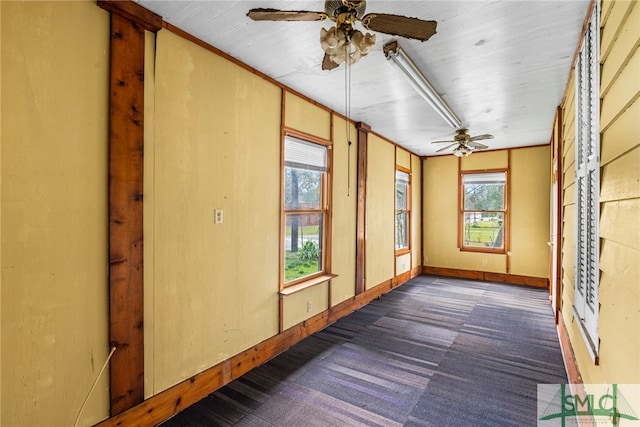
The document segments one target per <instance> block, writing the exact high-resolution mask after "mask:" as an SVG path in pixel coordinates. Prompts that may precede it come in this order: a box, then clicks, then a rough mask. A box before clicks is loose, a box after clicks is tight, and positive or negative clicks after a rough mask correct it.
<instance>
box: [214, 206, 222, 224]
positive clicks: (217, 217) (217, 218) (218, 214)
mask: <svg viewBox="0 0 640 427" xmlns="http://www.w3.org/2000/svg"><path fill="white" fill-rule="evenodd" d="M214 216H215V223H216V224H222V220H223V213H222V209H216V210H215V211H214Z"/></svg>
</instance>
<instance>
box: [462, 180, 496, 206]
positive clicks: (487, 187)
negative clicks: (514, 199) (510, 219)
mask: <svg viewBox="0 0 640 427" xmlns="http://www.w3.org/2000/svg"><path fill="white" fill-rule="evenodd" d="M463 185H464V210H466V211H470V210H477V211H503V210H504V187H505V173H504V172H498V173H486V174H465V175H464V177H463Z"/></svg>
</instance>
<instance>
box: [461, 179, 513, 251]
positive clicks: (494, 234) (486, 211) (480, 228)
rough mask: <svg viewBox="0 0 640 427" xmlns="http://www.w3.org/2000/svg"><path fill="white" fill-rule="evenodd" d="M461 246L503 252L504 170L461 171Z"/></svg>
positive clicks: (504, 217)
mask: <svg viewBox="0 0 640 427" xmlns="http://www.w3.org/2000/svg"><path fill="white" fill-rule="evenodd" d="M461 193H462V194H461V207H462V209H461V215H460V234H461V236H460V241H461V249H464V250H472V251H473V250H475V251H482V252H498V253H504V252H505V250H506V249H505V235H506V234H507V233H506V232H505V231H506V228H507V224H508V223H509V221H508V209H507V172H506V171H505V170H500V171H491V172H481V173H477V172H474V173H462V185H461Z"/></svg>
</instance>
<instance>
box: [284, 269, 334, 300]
mask: <svg viewBox="0 0 640 427" xmlns="http://www.w3.org/2000/svg"><path fill="white" fill-rule="evenodd" d="M334 277H338V275H337V274H323V275H321V276H317V277H314V278H311V279H309V280H305V281H304V282H300V283H296V284H295V285H291V286H287V287H286V288H284V289H282V290H281V291H280V295H282V296H287V295H293V294H295V293H298V292H300V291H304V290H305V289H308V288H311V287H313V286H316V285H319V284H321V283H324V282H328V281H329V280H331V279H333V278H334Z"/></svg>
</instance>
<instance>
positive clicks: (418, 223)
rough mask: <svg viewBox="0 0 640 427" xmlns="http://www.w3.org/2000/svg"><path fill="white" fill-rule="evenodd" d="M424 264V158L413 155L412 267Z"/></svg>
mask: <svg viewBox="0 0 640 427" xmlns="http://www.w3.org/2000/svg"><path fill="white" fill-rule="evenodd" d="M421 265H422V160H421V159H420V157H418V156H416V155H415V154H412V155H411V268H416V267H419V266H421Z"/></svg>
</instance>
